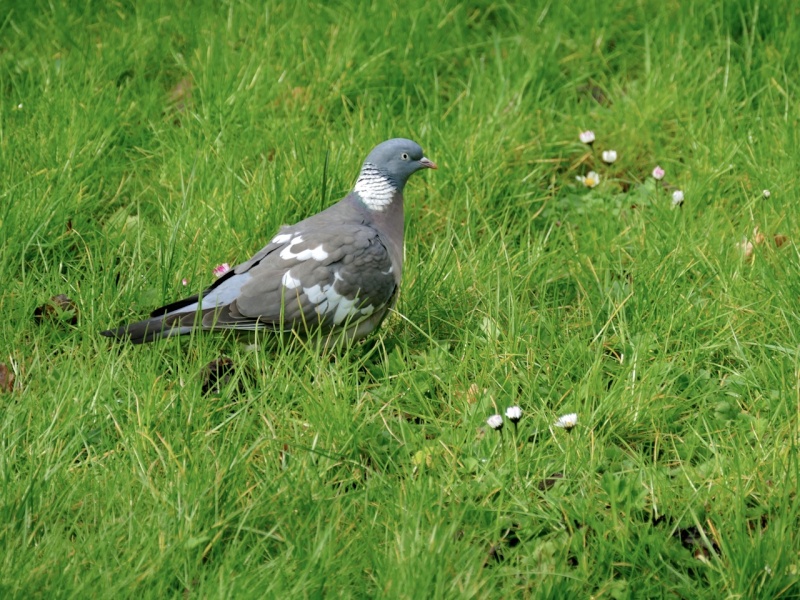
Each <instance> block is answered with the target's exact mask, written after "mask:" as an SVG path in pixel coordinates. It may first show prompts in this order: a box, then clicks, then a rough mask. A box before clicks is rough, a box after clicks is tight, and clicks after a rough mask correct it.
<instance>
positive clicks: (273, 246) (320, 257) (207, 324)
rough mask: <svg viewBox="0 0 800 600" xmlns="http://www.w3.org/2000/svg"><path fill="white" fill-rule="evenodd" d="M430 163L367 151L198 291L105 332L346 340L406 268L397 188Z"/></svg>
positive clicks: (382, 313) (383, 304)
mask: <svg viewBox="0 0 800 600" xmlns="http://www.w3.org/2000/svg"><path fill="white" fill-rule="evenodd" d="M421 169H436V163H434V162H433V161H431V160H429V159H428V158H426V157H425V156H424V154H423V152H422V148H421V147H420V146H419V144H417V143H416V142H413V141H411V140H407V139H403V138H395V139H391V140H388V141H385V142H383V143H381V144H378V145H377V146H376V147H375V148H374V149H373V150H372V151H371V152H370V153H369V155H368V156H367V158H366V160H365V161H364V164H363V166H362V167H361V172H360V174H359V176H358V180H357V181H356V183H355V185H354V186H353V189H352V191H351V192H350V193H349V194H347V195H346V196H345V197H344V198H342V199H341V200H339V201H338V202H337V203H336V204H334V205H332V206H330V207H328V208H327V209H325V210H323V211H322V212H319V213H317V214H316V215H313V216H311V217H308V218H307V219H304V220H302V221H300V222H298V223H296V224H295V225H287V226H283V227H281V228H280V230H279V231H278V233H277V234H276V235H275V236H274V237H273V238H272V239H271V240H270V241H269V243H268V244H267V245H266V246H264V248H262V249H261V250H260V251H258V252H257V253H256V254H255V255H254V256H253V257H252V258H251V259H250V260H248V261H247V262H243V263H241V264H239V265H237V266H235V267H234V268H232V269H231V270H229V271H228V272H227V273H225V274H224V275H222V276H221V277H220V278H219V279H217V280H216V281H215V282H214V283H213V284H212V285H211V286H210V287H208V288H207V289H206V290H205V291H204V292H203V293H202V294H198V295H195V296H192V297H190V298H185V299H184V300H179V301H177V302H173V303H172V304H168V305H166V306H163V307H161V308H159V309H157V310H155V311H153V312H152V314H151V315H150V318H149V319H145V320H144V321H139V322H137V323H131V324H128V325H122V326H120V327H117V328H116V329H109V330H107V331H103V332H102V334H103V335H105V336H107V337H112V338H117V339H120V340H129V341H130V342H132V343H134V344H141V343H145V342H152V341H154V340H157V339H161V338H168V337H171V336H175V335H183V334H187V333H189V332H191V331H193V330H195V329H203V330H223V329H235V330H245V331H254V330H257V329H258V330H270V331H275V332H288V331H294V332H296V333H298V334H300V335H304V336H307V335H308V334H310V333H311V332H312V331H319V332H321V333H322V335H323V336H324V340H325V345H326V347H327V346H328V345H329V344H334V345H340V344H349V343H352V342H355V341H357V340H360V339H362V338H364V337H366V336H367V335H369V334H370V333H371V332H372V331H374V330H375V329H376V328H378V327H379V326H380V324H381V322H382V321H383V319H384V318H385V317H386V315H387V314H388V312H389V309H390V308H392V306H393V305H394V302H395V300H396V299H397V292H398V290H399V287H400V279H401V276H402V272H403V218H404V217H403V188H404V187H405V185H406V182H407V181H408V178H409V177H410V176H411V175H413V174H414V173H416V172H417V171H419V170H421Z"/></svg>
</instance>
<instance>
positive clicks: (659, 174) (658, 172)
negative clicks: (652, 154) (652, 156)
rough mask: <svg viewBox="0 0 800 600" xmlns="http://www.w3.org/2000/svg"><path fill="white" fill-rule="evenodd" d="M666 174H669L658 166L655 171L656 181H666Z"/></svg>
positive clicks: (654, 177)
mask: <svg viewBox="0 0 800 600" xmlns="http://www.w3.org/2000/svg"><path fill="white" fill-rule="evenodd" d="M666 174H667V173H666V171H664V169H662V168H661V167H660V166H658V165H656V168H655V169H653V179H655V180H656V181H661V180H662V179H664V175H666Z"/></svg>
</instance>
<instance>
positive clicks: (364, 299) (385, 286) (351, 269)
mask: <svg viewBox="0 0 800 600" xmlns="http://www.w3.org/2000/svg"><path fill="white" fill-rule="evenodd" d="M299 225H301V224H298V225H296V226H293V227H285V228H283V229H282V230H281V231H280V232H279V233H278V235H276V236H275V237H274V238H273V239H272V240H271V241H270V243H269V244H268V245H267V246H265V247H264V248H263V249H262V250H261V251H259V252H258V253H257V254H256V255H255V256H254V257H253V258H252V259H250V260H249V261H247V262H245V263H242V264H241V265H238V266H237V267H236V268H235V269H233V270H232V271H231V272H229V273H226V275H225V276H224V277H222V278H220V280H218V281H217V282H215V284H214V285H213V286H211V287H210V288H209V289H208V290H206V292H205V293H204V294H203V295H202V296H201V298H200V299H199V300H198V302H199V304H200V309H201V310H202V311H203V312H204V316H203V326H204V327H205V328H236V329H254V328H256V327H257V326H261V327H263V326H267V327H271V328H274V329H280V330H283V329H291V328H296V327H298V326H301V325H305V326H306V327H308V328H312V327H313V328H316V327H320V328H322V329H323V330H330V329H332V328H333V327H338V326H342V325H344V324H345V323H347V324H350V325H352V324H353V323H355V322H358V321H360V320H363V319H366V318H368V317H369V316H370V315H372V314H373V313H376V312H378V311H380V312H381V313H382V312H385V310H386V309H387V308H388V306H389V305H390V304H391V302H392V299H393V296H394V294H395V291H396V288H397V280H396V278H395V274H394V267H393V265H392V260H391V257H390V255H389V252H388V250H387V248H386V245H385V244H384V243H383V241H382V240H381V237H380V235H379V234H378V232H377V231H376V230H375V229H374V228H372V227H371V226H369V225H366V224H364V223H353V224H337V225H335V226H330V227H327V228H321V227H320V228H312V229H308V228H304V227H300V226H299ZM196 309H197V304H195V305H194V306H191V305H184V306H183V307H181V312H185V311H187V310H196ZM162 310H163V309H162ZM161 314H163V312H162V313H161Z"/></svg>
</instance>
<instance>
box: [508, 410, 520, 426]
mask: <svg viewBox="0 0 800 600" xmlns="http://www.w3.org/2000/svg"><path fill="white" fill-rule="evenodd" d="M521 418H522V409H521V408H520V407H519V406H509V407H508V408H507V409H506V419H508V420H509V421H511V422H512V423H516V422H517V421H519V420H520V419H521Z"/></svg>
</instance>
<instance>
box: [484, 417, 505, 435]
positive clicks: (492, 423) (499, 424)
mask: <svg viewBox="0 0 800 600" xmlns="http://www.w3.org/2000/svg"><path fill="white" fill-rule="evenodd" d="M486 423H487V424H488V425H489V427H491V428H492V429H494V430H495V431H500V430H501V429H502V428H503V417H501V416H500V415H492V416H491V417H489V418H488V419H486Z"/></svg>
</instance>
